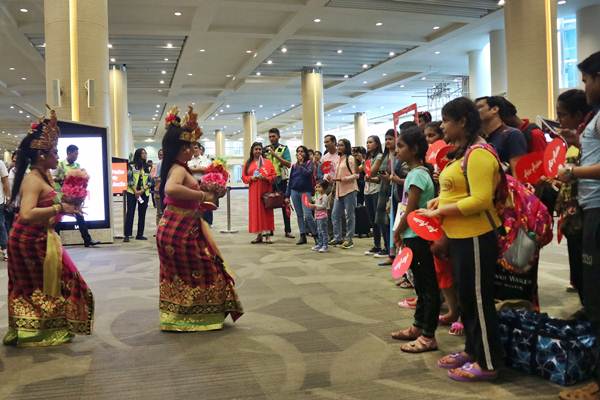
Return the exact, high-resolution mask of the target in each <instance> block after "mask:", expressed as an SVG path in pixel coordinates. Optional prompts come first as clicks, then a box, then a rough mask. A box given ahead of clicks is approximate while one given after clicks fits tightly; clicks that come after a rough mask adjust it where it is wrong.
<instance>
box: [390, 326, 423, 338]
mask: <svg viewBox="0 0 600 400" xmlns="http://www.w3.org/2000/svg"><path fill="white" fill-rule="evenodd" d="M391 336H392V339H396V340H416V339H417V338H418V337H419V336H421V330H420V329H419V328H417V327H415V326H414V325H413V326H411V327H410V328H406V329H402V330H399V331H395V332H392V333H391Z"/></svg>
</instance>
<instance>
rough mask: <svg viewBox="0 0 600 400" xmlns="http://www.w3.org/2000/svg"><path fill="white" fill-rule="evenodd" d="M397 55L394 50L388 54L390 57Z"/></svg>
mask: <svg viewBox="0 0 600 400" xmlns="http://www.w3.org/2000/svg"><path fill="white" fill-rule="evenodd" d="M395 55H396V53H394V52H393V51H390V52H389V53H388V56H390V57H394V56H395Z"/></svg>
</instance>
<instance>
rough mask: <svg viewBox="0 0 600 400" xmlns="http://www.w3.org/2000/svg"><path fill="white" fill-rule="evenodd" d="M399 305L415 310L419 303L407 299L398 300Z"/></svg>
mask: <svg viewBox="0 0 600 400" xmlns="http://www.w3.org/2000/svg"><path fill="white" fill-rule="evenodd" d="M398 306H399V307H402V308H408V309H410V310H414V309H415V308H417V304H416V303H412V302H409V301H407V299H404V300H400V301H399V302H398Z"/></svg>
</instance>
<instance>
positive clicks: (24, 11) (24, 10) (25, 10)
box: [19, 8, 29, 13]
mask: <svg viewBox="0 0 600 400" xmlns="http://www.w3.org/2000/svg"><path fill="white" fill-rule="evenodd" d="M19 11H21V12H22V13H26V12H29V10H28V9H26V8H21V9H20V10H19Z"/></svg>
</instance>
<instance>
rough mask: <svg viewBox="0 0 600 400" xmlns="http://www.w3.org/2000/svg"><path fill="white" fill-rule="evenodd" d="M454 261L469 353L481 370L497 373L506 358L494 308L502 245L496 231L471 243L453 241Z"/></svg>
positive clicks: (451, 247) (478, 237)
mask: <svg viewBox="0 0 600 400" xmlns="http://www.w3.org/2000/svg"><path fill="white" fill-rule="evenodd" d="M450 259H451V260H452V267H453V269H454V275H455V287H456V291H457V293H458V301H459V305H460V309H461V317H462V321H463V324H464V326H465V337H466V341H465V342H466V343H465V352H466V353H467V354H468V355H469V356H471V358H472V359H473V360H474V361H476V362H477V363H478V364H479V365H480V366H481V368H483V369H487V370H495V369H497V368H498V367H499V366H501V363H502V358H503V350H502V344H501V342H500V332H499V328H498V315H497V313H496V308H495V305H494V271H495V270H496V260H497V259H498V243H497V238H496V233H495V232H494V231H492V232H489V233H486V234H484V235H481V236H477V237H474V238H468V239H450Z"/></svg>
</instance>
